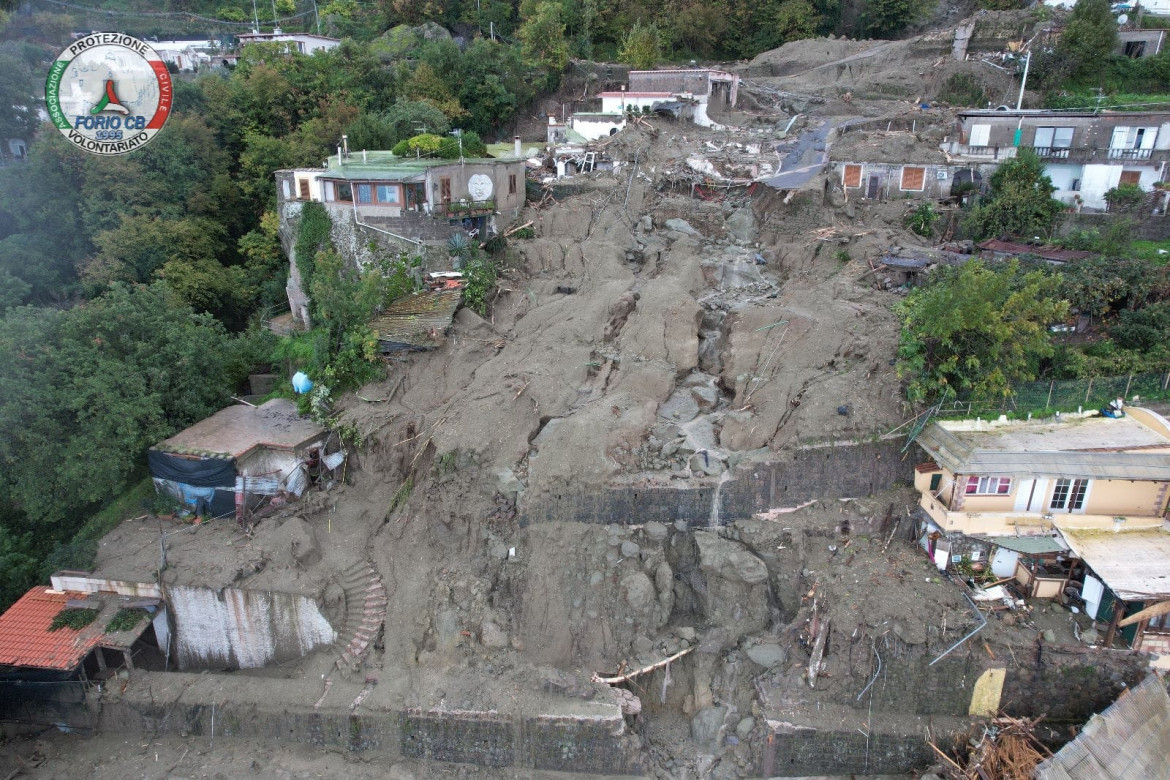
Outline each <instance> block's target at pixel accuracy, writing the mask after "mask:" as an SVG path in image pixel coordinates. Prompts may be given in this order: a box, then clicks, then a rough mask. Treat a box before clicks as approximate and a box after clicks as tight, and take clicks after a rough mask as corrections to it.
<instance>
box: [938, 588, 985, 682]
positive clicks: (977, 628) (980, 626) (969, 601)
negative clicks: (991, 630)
mask: <svg viewBox="0 0 1170 780" xmlns="http://www.w3.org/2000/svg"><path fill="white" fill-rule="evenodd" d="M963 598H965V599H967V603H968V604H970V605H971V611H972V612H974V613H975V614H976V615H977V616H978V617H979V619H980V620H981V621H982V622H981V623H980V624H979V625H978V626H976V627H975V630H974V631H972V632H971V633H970V634H967V636H965V637H963V638H962V639H960V640H959V641H958V642H955V643H954V644H953V645H951V646H950V648H949V649H948V650H947V651H946V652H945V653H943V654H942V655H940V656H939V657H938V658H936V659H934V660H933V661H931V662H930V663H929V664H928V666H934V665H935V664H937V663H938V662H939V661H941V660H942V659H944V658H946V657H947V656H948V655H950V654H951V653H952V652H953V651H954V650H955V649H956V648H958V646H959V645H961V644H963V643H964V642H966V641H967V640H968V639H970V638H971V637H973V636H975V635H976V634H978V633H979V632H980V631H982V630H983V629H985V628H987V616H986V615H984V614H983V613H982V612H980V611H979V607H977V606H975V602H974V601H972V600H971V597H970V596H968V595H967V594H966V593H964V594H963Z"/></svg>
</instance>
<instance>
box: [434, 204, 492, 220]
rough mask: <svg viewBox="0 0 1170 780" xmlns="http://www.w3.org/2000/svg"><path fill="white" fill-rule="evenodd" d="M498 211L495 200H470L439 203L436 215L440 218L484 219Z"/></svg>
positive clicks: (435, 210) (435, 211)
mask: <svg viewBox="0 0 1170 780" xmlns="http://www.w3.org/2000/svg"><path fill="white" fill-rule="evenodd" d="M495 210H496V202H495V201H494V200H469V201H451V202H450V203H438V204H436V205H435V208H434V213H435V215H436V216H440V217H482V216H485V215H487V214H492V213H494V212H495Z"/></svg>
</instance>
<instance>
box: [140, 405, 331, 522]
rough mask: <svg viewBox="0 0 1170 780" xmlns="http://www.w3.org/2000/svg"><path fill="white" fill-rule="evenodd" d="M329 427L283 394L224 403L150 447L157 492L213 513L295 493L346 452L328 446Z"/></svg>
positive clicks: (243, 508) (238, 509)
mask: <svg viewBox="0 0 1170 780" xmlns="http://www.w3.org/2000/svg"><path fill="white" fill-rule="evenodd" d="M328 439H329V431H327V430H326V429H325V428H323V427H322V426H320V425H318V424H317V423H315V422H313V421H312V420H310V419H309V418H307V417H302V416H301V415H300V414H298V413H297V408H296V405H295V404H294V403H293V402H292V401H290V400H288V399H286V398H274V399H272V400H271V401H268V402H266V403H264V404H263V405H261V406H251V405H246V404H240V405H237V406H229V407H228V408H226V409H222V410H220V411H218V412H216V413H215V414H213V415H211V416H210V417H208V418H207V419H205V420H201V421H200V422H197V423H195V424H194V425H192V426H191V427H190V428H187V429H186V430H184V431H181V432H179V433H177V434H175V435H174V436H172V437H171V438H169V439H167V440H165V441H163V442H160V443H159V444H157V445H155V446H154V447H152V448H151V449H150V451H149V452H148V453H147V457H148V459H149V461H150V474H151V477H153V479H154V484H155V489H156V490H157V491H158V492H159V494H160V495H161V494H165V495H170V496H172V497H174V498H175V499H177V500H179V501H180V502H182V504H183V506H184V508H186V509H188V510H191V511H195V512H198V513H207V512H210V514H212V515H213V516H216V517H220V516H223V515H227V514H231V513H232V512H233V511H235V512H236V515H237V517H241V518H242V517H243V515H244V513H245V512H248V511H252V510H254V509H255V508H257V506H259V505H260V504H261V503H263V501H264V500H265V499H266V498H268V497H272V496H278V495H281V494H291V495H294V496H300V495H301V494H302V493H304V492H305V490H306V489H307V488H308V487H309V485H310V484H311V483H312V482H313V481H314V480H315V479H316V478H318V477H320V476H321V475H322V474H324V473H325V472H327V471H329V470H332V469H335V468H337V467H339V466H340V465H341V462H342V460H343V459H344V454H343V452H341V451H340V445H339V444H338V445H337V446H336V447H335V449H337V450H338V451H337V452H335V453H326V442H327V441H328Z"/></svg>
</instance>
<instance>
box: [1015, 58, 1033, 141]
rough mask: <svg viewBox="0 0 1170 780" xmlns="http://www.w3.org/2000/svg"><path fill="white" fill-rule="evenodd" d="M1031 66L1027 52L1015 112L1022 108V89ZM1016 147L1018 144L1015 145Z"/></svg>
mask: <svg viewBox="0 0 1170 780" xmlns="http://www.w3.org/2000/svg"><path fill="white" fill-rule="evenodd" d="M1031 64H1032V52H1031V50H1029V51H1028V58H1027V59H1026V60H1024V77H1023V78H1022V79H1020V98H1019V100H1017V101H1016V111H1019V110H1020V109H1021V108H1023V107H1024V87H1025V86H1026V85H1027V84H1028V67H1029V66H1030V65H1031ZM1017 146H1018V144H1017Z"/></svg>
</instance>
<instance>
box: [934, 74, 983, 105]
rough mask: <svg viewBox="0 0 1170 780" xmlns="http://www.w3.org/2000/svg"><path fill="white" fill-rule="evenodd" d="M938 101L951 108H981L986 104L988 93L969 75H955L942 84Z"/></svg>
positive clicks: (981, 83)
mask: <svg viewBox="0 0 1170 780" xmlns="http://www.w3.org/2000/svg"><path fill="white" fill-rule="evenodd" d="M938 99H939V100H940V101H942V102H943V103H950V104H951V105H952V106H972V107H976V108H982V107H983V106H985V105H986V104H987V101H988V91H987V87H985V86H984V85H983V82H981V81H980V80H979V79H977V78H975V76H973V75H971V74H970V73H956V74H955V75H953V76H951V77H950V78H949V79H947V80H946V81H945V82H943V85H942V89H940V90H939V92H938Z"/></svg>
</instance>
